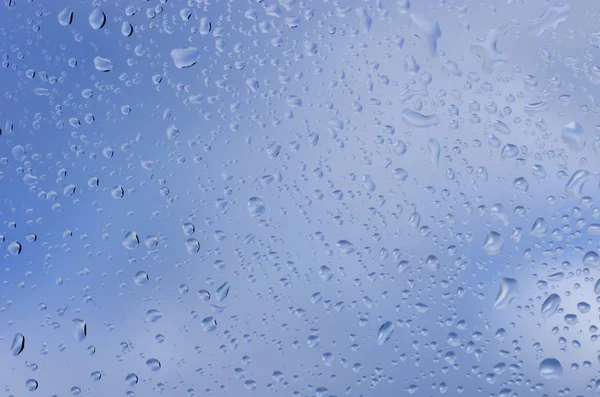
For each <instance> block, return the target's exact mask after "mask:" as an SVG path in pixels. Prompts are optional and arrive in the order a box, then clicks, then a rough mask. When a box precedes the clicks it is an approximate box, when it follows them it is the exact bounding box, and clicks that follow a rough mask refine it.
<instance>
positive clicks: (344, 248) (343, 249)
mask: <svg viewBox="0 0 600 397" xmlns="http://www.w3.org/2000/svg"><path fill="white" fill-rule="evenodd" d="M335 245H336V247H337V249H338V250H339V251H340V253H341V254H343V255H349V254H351V253H353V252H354V244H352V243H351V242H350V241H348V240H339V241H338V242H337V243H336V244H335Z"/></svg>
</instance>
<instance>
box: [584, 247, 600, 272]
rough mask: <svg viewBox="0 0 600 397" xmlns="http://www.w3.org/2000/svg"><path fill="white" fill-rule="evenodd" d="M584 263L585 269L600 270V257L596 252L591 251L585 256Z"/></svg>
mask: <svg viewBox="0 0 600 397" xmlns="http://www.w3.org/2000/svg"><path fill="white" fill-rule="evenodd" d="M582 263H583V266H585V267H592V268H600V255H598V254H597V253H596V252H595V251H589V252H587V253H586V254H585V255H584V256H583V259H582Z"/></svg>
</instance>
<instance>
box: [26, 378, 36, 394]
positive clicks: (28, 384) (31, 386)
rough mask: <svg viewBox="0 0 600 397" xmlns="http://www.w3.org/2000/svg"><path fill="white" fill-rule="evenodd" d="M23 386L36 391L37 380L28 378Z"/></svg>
mask: <svg viewBox="0 0 600 397" xmlns="http://www.w3.org/2000/svg"><path fill="white" fill-rule="evenodd" d="M25 386H26V387H27V390H29V391H36V390H37V388H38V386H39V385H38V381H37V380H35V379H28V380H27V381H26V382H25Z"/></svg>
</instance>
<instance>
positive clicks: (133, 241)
mask: <svg viewBox="0 0 600 397" xmlns="http://www.w3.org/2000/svg"><path fill="white" fill-rule="evenodd" d="M122 244H123V247H125V248H127V249H128V250H134V249H136V248H137V247H138V246H139V245H140V238H139V237H138V235H137V233H136V232H129V233H127V234H126V235H125V237H123V242H122Z"/></svg>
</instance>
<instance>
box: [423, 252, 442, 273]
mask: <svg viewBox="0 0 600 397" xmlns="http://www.w3.org/2000/svg"><path fill="white" fill-rule="evenodd" d="M425 266H427V268H428V269H429V270H431V271H438V270H439V269H440V260H439V259H438V258H437V256H435V255H429V256H428V257H427V258H426V259H425Z"/></svg>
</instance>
